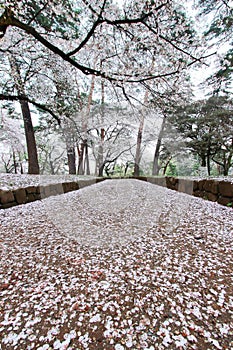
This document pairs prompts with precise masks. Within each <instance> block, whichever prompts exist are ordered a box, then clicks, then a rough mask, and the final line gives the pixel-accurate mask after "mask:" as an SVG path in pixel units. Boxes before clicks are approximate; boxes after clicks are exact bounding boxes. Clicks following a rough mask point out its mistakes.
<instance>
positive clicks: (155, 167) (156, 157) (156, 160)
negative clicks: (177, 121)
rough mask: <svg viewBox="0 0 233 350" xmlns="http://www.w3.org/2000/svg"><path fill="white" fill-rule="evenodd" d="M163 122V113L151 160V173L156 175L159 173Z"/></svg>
mask: <svg viewBox="0 0 233 350" xmlns="http://www.w3.org/2000/svg"><path fill="white" fill-rule="evenodd" d="M165 122H166V116H165V115H164V117H163V121H162V125H161V128H160V131H159V135H158V140H157V144H156V148H155V154H154V160H153V169H152V175H158V174H159V170H160V168H159V152H160V147H161V143H162V139H163V132H164V128H165Z"/></svg>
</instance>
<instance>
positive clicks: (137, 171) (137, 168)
mask: <svg viewBox="0 0 233 350" xmlns="http://www.w3.org/2000/svg"><path fill="white" fill-rule="evenodd" d="M144 121H145V118H144V115H141V120H140V124H139V128H138V135H137V145H136V153H135V160H134V173H133V175H134V176H139V175H140V160H141V146H142V134H143V128H144Z"/></svg>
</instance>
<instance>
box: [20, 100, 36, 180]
mask: <svg viewBox="0 0 233 350" xmlns="http://www.w3.org/2000/svg"><path fill="white" fill-rule="evenodd" d="M20 105H21V110H22V115H23V122H24V130H25V137H26V144H27V154H28V174H39V173H40V169H39V162H38V155H37V147H36V140H35V133H34V129H33V125H32V118H31V112H30V109H29V105H28V102H26V101H21V102H20Z"/></svg>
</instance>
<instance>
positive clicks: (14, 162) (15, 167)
mask: <svg viewBox="0 0 233 350" xmlns="http://www.w3.org/2000/svg"><path fill="white" fill-rule="evenodd" d="M13 164H14V170H15V174H17V162H16V156H15V150H14V149H13Z"/></svg>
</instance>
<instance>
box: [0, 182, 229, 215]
mask: <svg viewBox="0 0 233 350" xmlns="http://www.w3.org/2000/svg"><path fill="white" fill-rule="evenodd" d="M137 179H138V180H142V181H147V182H150V183H152V184H155V185H159V186H163V187H167V188H169V189H171V190H175V191H179V192H184V193H186V194H189V195H193V196H195V197H201V198H204V199H207V200H210V201H213V202H217V203H219V204H222V205H226V206H229V207H233V183H231V182H229V181H224V180H214V179H200V180H198V179H194V180H191V179H182V178H180V179H179V178H175V177H143V176H140V177H137ZM103 180H105V178H95V179H93V178H92V179H90V180H80V181H78V182H63V183H57V184H50V185H40V186H29V187H25V188H18V189H14V190H1V189H0V209H6V208H10V207H13V206H16V205H19V204H24V203H29V202H33V201H35V200H39V199H43V198H46V197H49V196H56V195H59V194H62V193H67V192H70V191H76V190H78V189H80V188H83V187H86V186H89V185H92V184H94V183H97V182H100V181H103Z"/></svg>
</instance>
